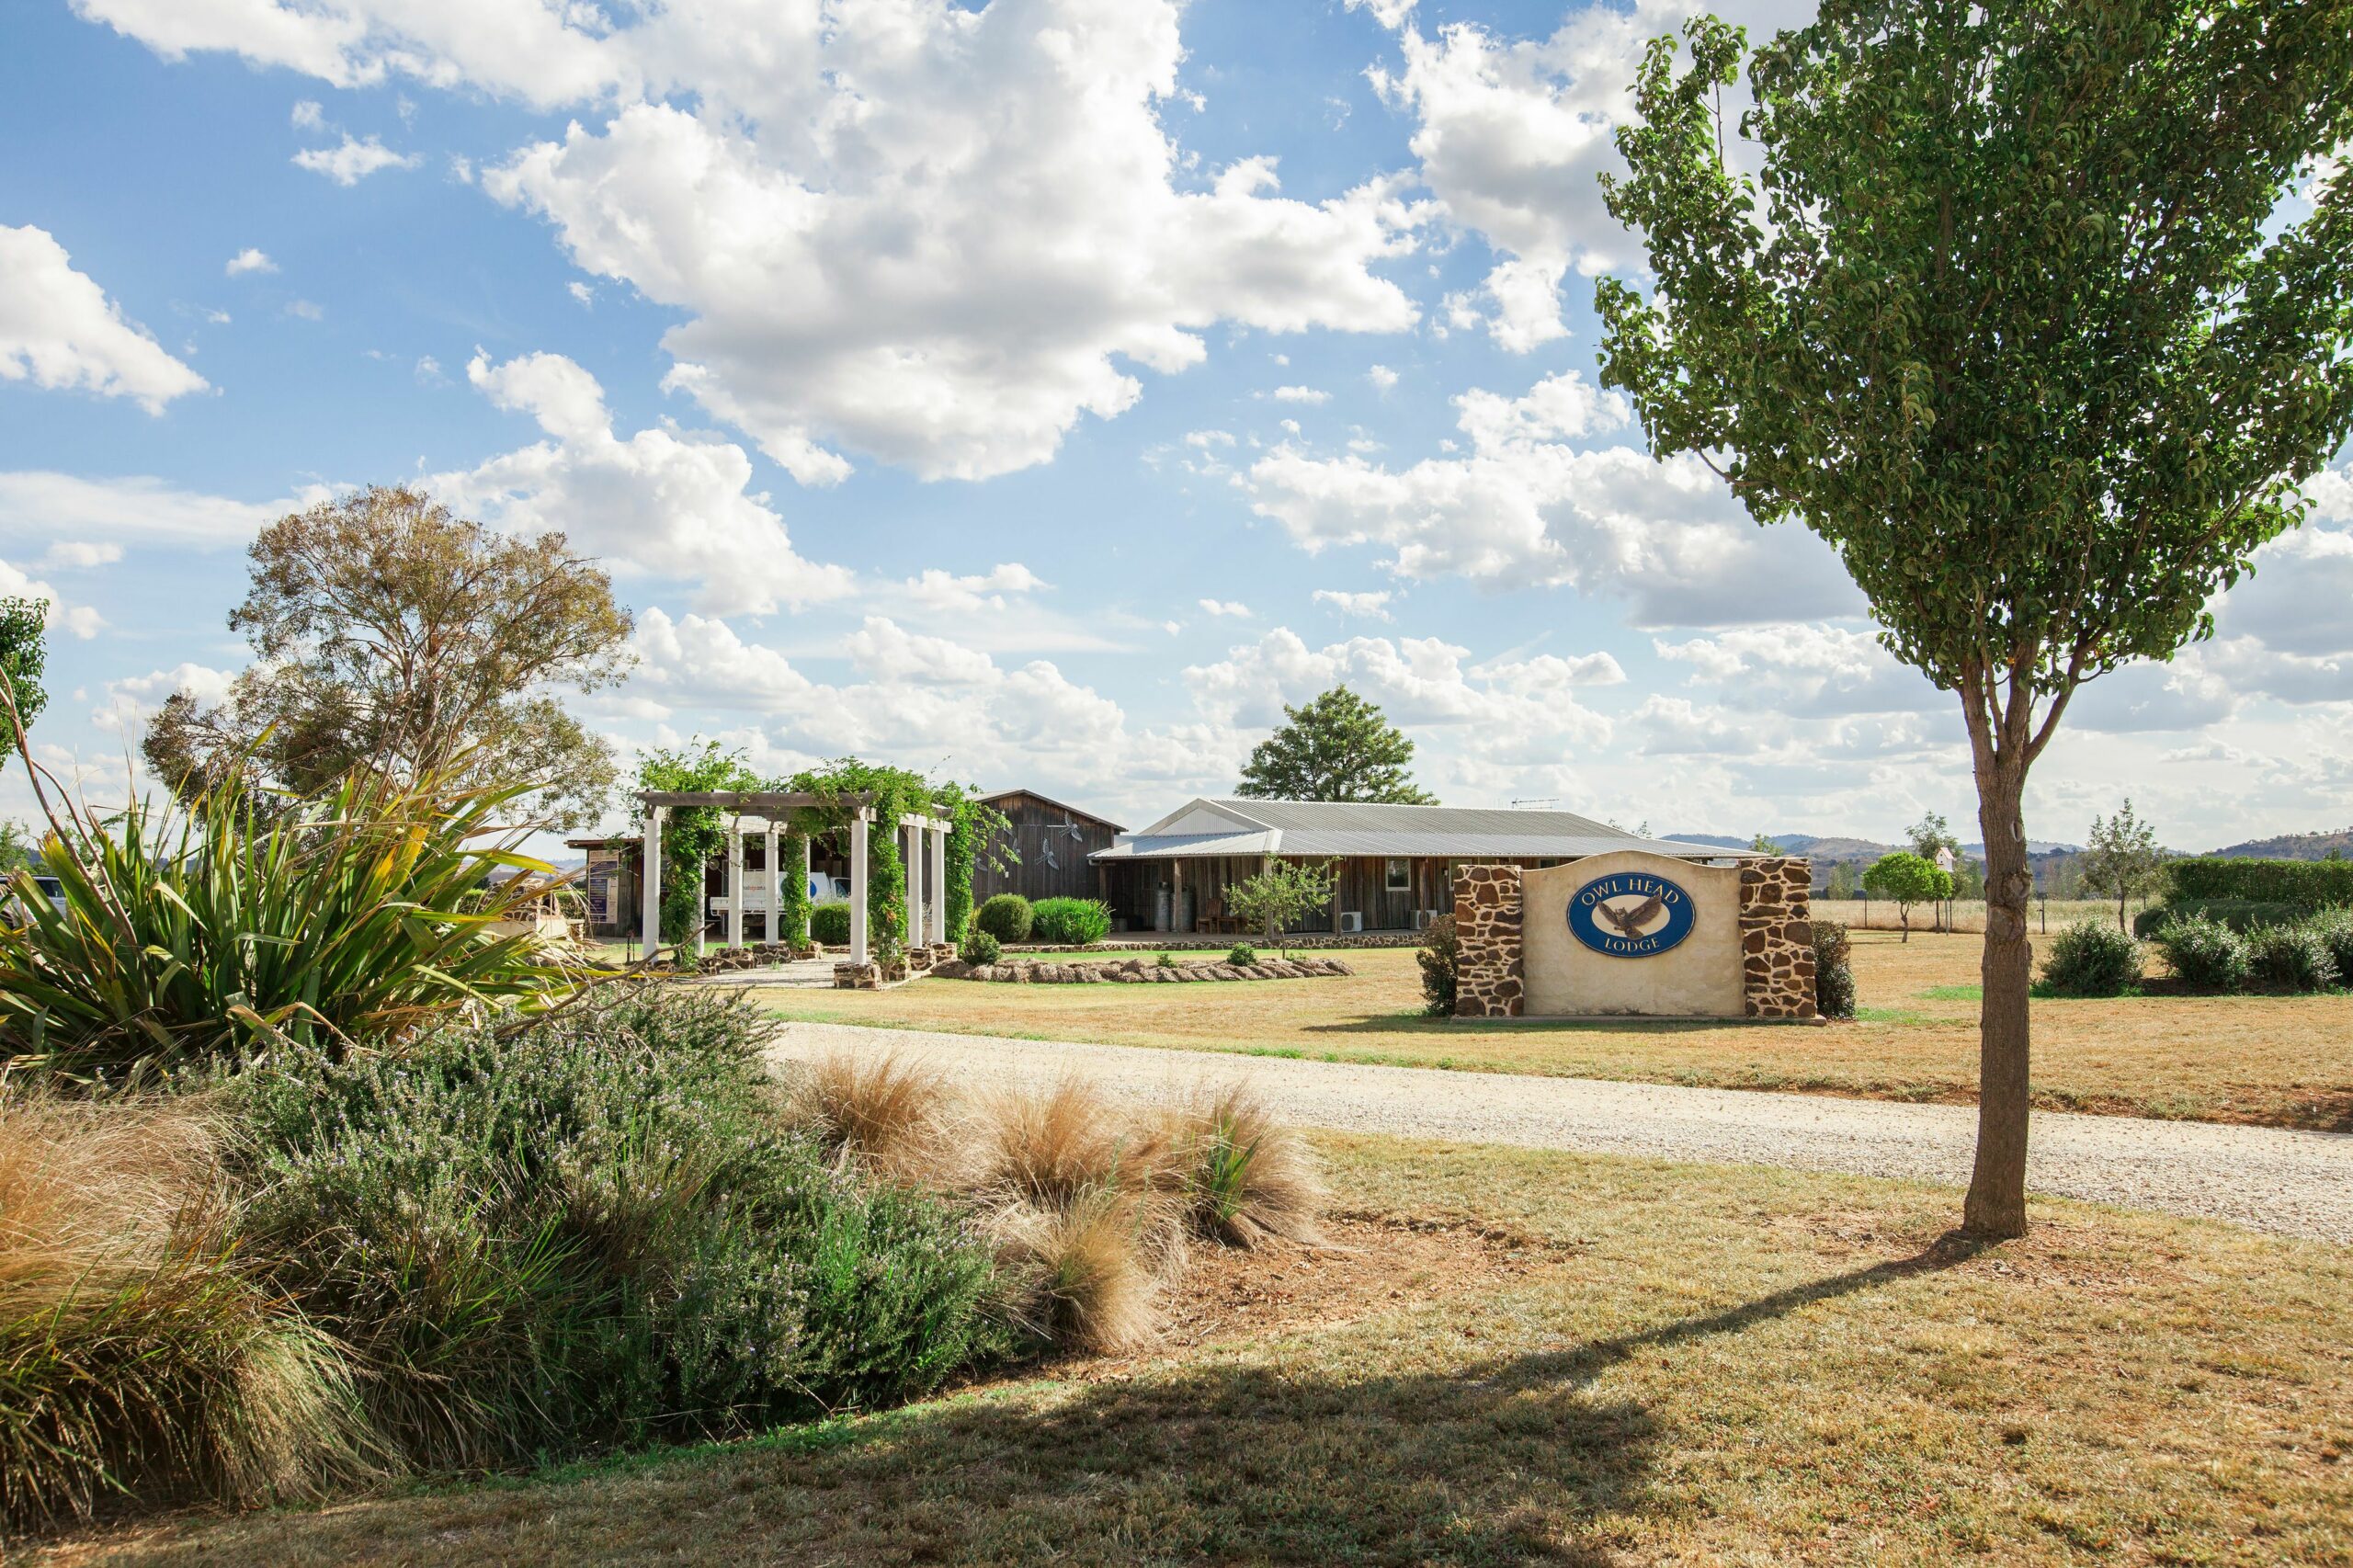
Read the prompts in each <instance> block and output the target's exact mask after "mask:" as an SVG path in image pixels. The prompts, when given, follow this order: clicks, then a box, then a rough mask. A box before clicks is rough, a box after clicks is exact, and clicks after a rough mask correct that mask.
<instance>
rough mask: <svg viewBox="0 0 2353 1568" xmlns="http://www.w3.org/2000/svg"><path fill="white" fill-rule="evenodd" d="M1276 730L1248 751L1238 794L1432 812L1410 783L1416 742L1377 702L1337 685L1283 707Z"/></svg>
mask: <svg viewBox="0 0 2353 1568" xmlns="http://www.w3.org/2000/svg"><path fill="white" fill-rule="evenodd" d="M1283 719H1284V722H1283V725H1282V727H1281V728H1280V729H1279V730H1277V731H1276V732H1275V733H1273V734H1271V735H1268V736H1267V738H1266V739H1265V740H1263V741H1260V742H1259V743H1258V744H1257V745H1256V746H1255V747H1254V748H1252V750H1251V753H1250V760H1249V762H1248V763H1246V764H1245V765H1244V767H1243V769H1242V781H1241V782H1240V783H1239V784H1236V785H1235V786H1234V787H1233V792H1234V793H1235V794H1237V795H1244V796H1248V797H1251V798H1253V799H1256V800H1261V801H1380V802H1381V803H1384V804H1388V805H1399V806H1434V805H1436V804H1438V797H1437V796H1435V795H1431V794H1427V793H1426V792H1425V791H1423V790H1421V789H1420V788H1419V787H1418V786H1416V785H1415V782H1414V776H1413V772H1412V768H1413V762H1414V743H1413V742H1412V741H1410V740H1407V739H1406V738H1405V736H1404V733H1403V732H1402V731H1400V730H1399V729H1398V728H1397V726H1396V725H1394V724H1392V723H1391V722H1389V716H1388V715H1387V714H1385V713H1383V712H1382V711H1381V708H1380V705H1379V704H1378V703H1372V702H1367V701H1366V700H1365V699H1363V698H1361V697H1359V696H1358V695H1357V694H1356V693H1355V692H1353V691H1351V690H1349V689H1348V688H1347V687H1345V686H1336V687H1333V688H1332V689H1331V690H1329V691H1327V692H1324V694H1323V695H1321V696H1319V697H1317V698H1316V699H1314V700H1313V701H1311V702H1309V703H1306V704H1305V705H1304V706H1302V707H1298V708H1293V707H1291V706H1290V704H1288V703H1286V704H1284V706H1283Z"/></svg>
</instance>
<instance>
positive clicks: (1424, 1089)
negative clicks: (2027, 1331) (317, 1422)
mask: <svg viewBox="0 0 2353 1568" xmlns="http://www.w3.org/2000/svg"><path fill="white" fill-rule="evenodd" d="M844 1046H852V1047H857V1048H858V1049H860V1050H873V1049H876V1048H880V1047H896V1048H898V1049H901V1050H904V1051H909V1052H911V1053H913V1054H916V1055H920V1056H921V1057H923V1058H924V1059H926V1060H927V1061H931V1062H936V1063H937V1064H938V1065H939V1066H941V1067H943V1068H945V1069H947V1070H948V1071H949V1072H951V1073H954V1074H958V1075H960V1076H969V1077H973V1078H983V1079H986V1080H988V1081H990V1082H993V1083H1000V1084H1013V1083H1043V1082H1050V1081H1052V1080H1054V1079H1056V1078H1059V1077H1061V1076H1062V1075H1063V1074H1069V1073H1074V1072H1075V1073H1080V1074H1085V1075H1086V1076H1087V1077H1090V1078H1093V1079H1095V1080H1096V1081H1097V1082H1098V1083H1100V1084H1101V1085H1103V1086H1104V1087H1105V1088H1107V1089H1109V1090H1112V1091H1115V1092H1118V1093H1120V1094H1125V1095H1130V1096H1135V1097H1137V1098H1142V1099H1178V1098H1182V1097H1185V1096H1189V1095H1190V1094H1191V1093H1192V1092H1193V1091H1194V1090H1195V1089H1196V1088H1198V1087H1199V1085H1202V1084H1204V1083H1210V1084H1226V1083H1232V1082H1235V1081H1237V1080H1238V1081H1243V1082H1246V1083H1248V1084H1249V1085H1251V1086H1252V1087H1253V1088H1255V1089H1256V1090H1257V1092H1258V1093H1260V1094H1262V1095H1264V1096H1266V1097H1267V1099H1269V1100H1271V1101H1272V1102H1273V1103H1274V1104H1275V1105H1276V1106H1278V1107H1279V1108H1280V1109H1281V1110H1282V1112H1283V1113H1284V1114H1285V1115H1286V1116H1288V1117H1289V1118H1290V1119H1292V1120H1294V1121H1296V1122H1299V1123H1302V1124H1303V1125H1308V1126H1314V1127H1331V1128H1339V1129H1344V1130H1347V1131H1358V1132H1394V1133H1404V1134H1407V1135H1410V1136H1414V1137H1421V1138H1441V1139H1449V1140H1452V1141H1455V1142H1466V1143H1514V1144H1519V1145H1523V1146H1526V1147H1529V1148H1540V1149H1576V1150H1582V1151H1586V1152H1589V1153H1610V1154H1646V1155H1651V1156H1654V1157H1657V1158H1660V1159H1669V1160H1715V1161H1731V1162H1738V1163H1745V1164H1751V1165H1788V1166H1794V1167H1797V1168H1800V1169H1805V1170H1829V1171H1847V1172H1852V1173H1854V1174H1856V1175H1859V1176H1902V1177H1908V1178H1911V1179H1914V1180H1917V1181H1928V1182H1939V1183H1944V1184H1947V1185H1950V1186H1954V1187H1960V1186H1965V1185H1966V1184H1967V1182H1968V1180H1969V1164H1970V1152H1971V1149H1972V1146H1973V1144H1974V1142H1975V1138H1976V1131H1977V1111H1976V1108H1974V1107H1972V1106H1940V1105H1898V1104H1893V1103H1890V1102H1888V1101H1884V1100H1849V1099H1832V1098H1829V1097H1826V1096H1816V1095H1776V1094H1763V1093H1757V1092H1754V1091H1750V1090H1745V1089H1698V1088H1683V1087H1679V1086H1675V1085H1660V1084H1619V1083H1603V1082H1599V1081H1597V1080H1594V1079H1587V1078H1538V1077H1529V1076H1525V1075H1520V1074H1502V1073H1455V1072H1442V1071H1438V1070H1434V1069H1429V1068H1418V1067H1381V1066H1373V1065H1370V1064H1363V1063H1358V1062H1298V1061H1292V1060H1290V1059H1288V1058H1282V1057H1245V1056H1235V1055H1231V1054H1227V1053H1222V1052H1217V1053H1212V1052H1206V1051H1162V1050H1149V1049H1143V1048H1140V1047H1136V1046H1123V1045H1078V1044H1070V1043H1066V1042H1063V1041H1056V1040H1004V1039H999V1038H996V1037H994V1036H985V1035H951V1034H929V1033H924V1032H920V1031H917V1030H913V1029H877V1028H862V1027H860V1026H858V1025H852V1024H819V1023H789V1024H784V1025H782V1026H780V1027H779V1031H778V1035H777V1041H776V1045H775V1047H774V1053H775V1054H776V1055H777V1056H778V1057H779V1058H784V1059H792V1058H808V1057H813V1056H817V1055H821V1054H823V1053H824V1052H825V1051H831V1050H834V1049H836V1048H839V1047H844ZM2032 1150H2033V1153H2032V1156H2031V1158H2032V1165H2031V1166H2030V1167H2029V1180H2030V1181H2031V1183H2032V1186H2033V1189H2034V1190H2035V1191H2037V1192H2042V1193H2054V1194H2059V1195H2062V1196H2064V1197H2068V1198H2086V1199H2094V1200H2097V1201H2099V1202H2104V1203H2120V1204H2126V1205H2130V1206H2131V1207H2134V1208H2140V1209H2156V1210H2165V1212H2168V1213H2174V1214H2191V1215H2200V1216H2204V1217H2207V1218H2210V1219H2216V1220H2228V1221H2234V1222H2235V1223H2237V1224H2241V1225H2246V1226H2250V1227H2252V1228H2254V1229H2256V1230H2261V1231H2274V1232H2278V1233H2281V1234H2283V1235H2293V1236H2311V1237H2315V1238H2318V1239H2320V1240H2324V1241H2333V1242H2353V1134H2346V1133H2336V1132H2294V1131H2284V1130H2280V1129H2275V1128H2267V1127H2220V1126H2215V1125H2212V1124H2211V1123H2205V1122H2196V1121H2147V1120H2142V1119H2137V1118H2132V1117H2120V1116H2074V1115H2068V1114H2064V1113H2062V1112H2058V1111H2037V1112H2036V1113H2035V1116H2034V1136H2033V1142H2032Z"/></svg>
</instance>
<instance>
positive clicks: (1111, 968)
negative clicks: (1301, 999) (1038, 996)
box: [931, 959, 1356, 985]
mask: <svg viewBox="0 0 2353 1568" xmlns="http://www.w3.org/2000/svg"><path fill="white" fill-rule="evenodd" d="M931 972H932V973H933V975H935V976H936V977H938V979H941V980H983V981H994V982H995V983H997V984H1000V985H1008V984H1009V985H1136V984H1143V985H1155V984H1160V985H1165V984H1183V983H1192V982H1199V981H1217V980H1315V979H1320V978H1322V977H1324V976H1326V975H1343V974H1354V973H1355V972H1356V971H1354V970H1352V969H1350V968H1349V967H1348V966H1347V964H1345V963H1342V962H1341V961H1340V960H1338V959H1292V960H1280V959H1277V960H1267V961H1264V962H1260V963H1254V964H1230V963H1178V964H1156V963H1146V962H1144V961H1143V960H1142V959H1130V960H1127V961H1126V962H1125V963H991V964H979V965H974V964H968V963H966V962H964V961H963V960H961V959H950V960H949V961H948V962H946V963H939V964H934V965H932V968H931Z"/></svg>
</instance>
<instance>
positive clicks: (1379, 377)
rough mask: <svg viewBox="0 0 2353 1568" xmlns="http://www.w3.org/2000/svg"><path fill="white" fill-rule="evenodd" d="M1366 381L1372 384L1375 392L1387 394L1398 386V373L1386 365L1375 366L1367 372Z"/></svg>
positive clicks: (1365, 374)
mask: <svg viewBox="0 0 2353 1568" xmlns="http://www.w3.org/2000/svg"><path fill="white" fill-rule="evenodd" d="M1364 379H1365V380H1366V381H1370V382H1371V383H1372V386H1373V390H1374V391H1375V392H1387V391H1388V390H1389V389H1390V388H1392V387H1393V386H1395V385H1396V384H1397V372H1396V371H1394V370H1392V369H1390V368H1389V367H1388V366H1386V365H1375V366H1373V367H1372V368H1371V369H1368V370H1366V371H1365V373H1364Z"/></svg>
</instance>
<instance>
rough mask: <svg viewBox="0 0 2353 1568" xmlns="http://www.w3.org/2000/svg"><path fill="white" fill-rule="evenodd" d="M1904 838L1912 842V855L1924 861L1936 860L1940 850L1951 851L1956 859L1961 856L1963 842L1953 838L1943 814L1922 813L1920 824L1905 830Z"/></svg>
mask: <svg viewBox="0 0 2353 1568" xmlns="http://www.w3.org/2000/svg"><path fill="white" fill-rule="evenodd" d="M1904 837H1905V838H1906V839H1908V840H1909V841H1910V842H1911V845H1912V853H1913V854H1915V855H1917V856H1918V857H1920V858H1921V859H1923V860H1933V859H1935V858H1937V851H1938V850H1939V849H1949V850H1951V851H1952V852H1953V855H1954V856H1955V857H1956V858H1958V857H1959V856H1960V854H1961V840H1960V839H1958V838H1956V837H1954V836H1953V831H1952V827H1951V824H1949V823H1947V822H1946V821H1945V814H1944V812H1923V813H1921V817H1920V820H1919V821H1918V822H1915V823H1914V824H1912V825H1911V826H1910V827H1908V828H1906V829H1904Z"/></svg>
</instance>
